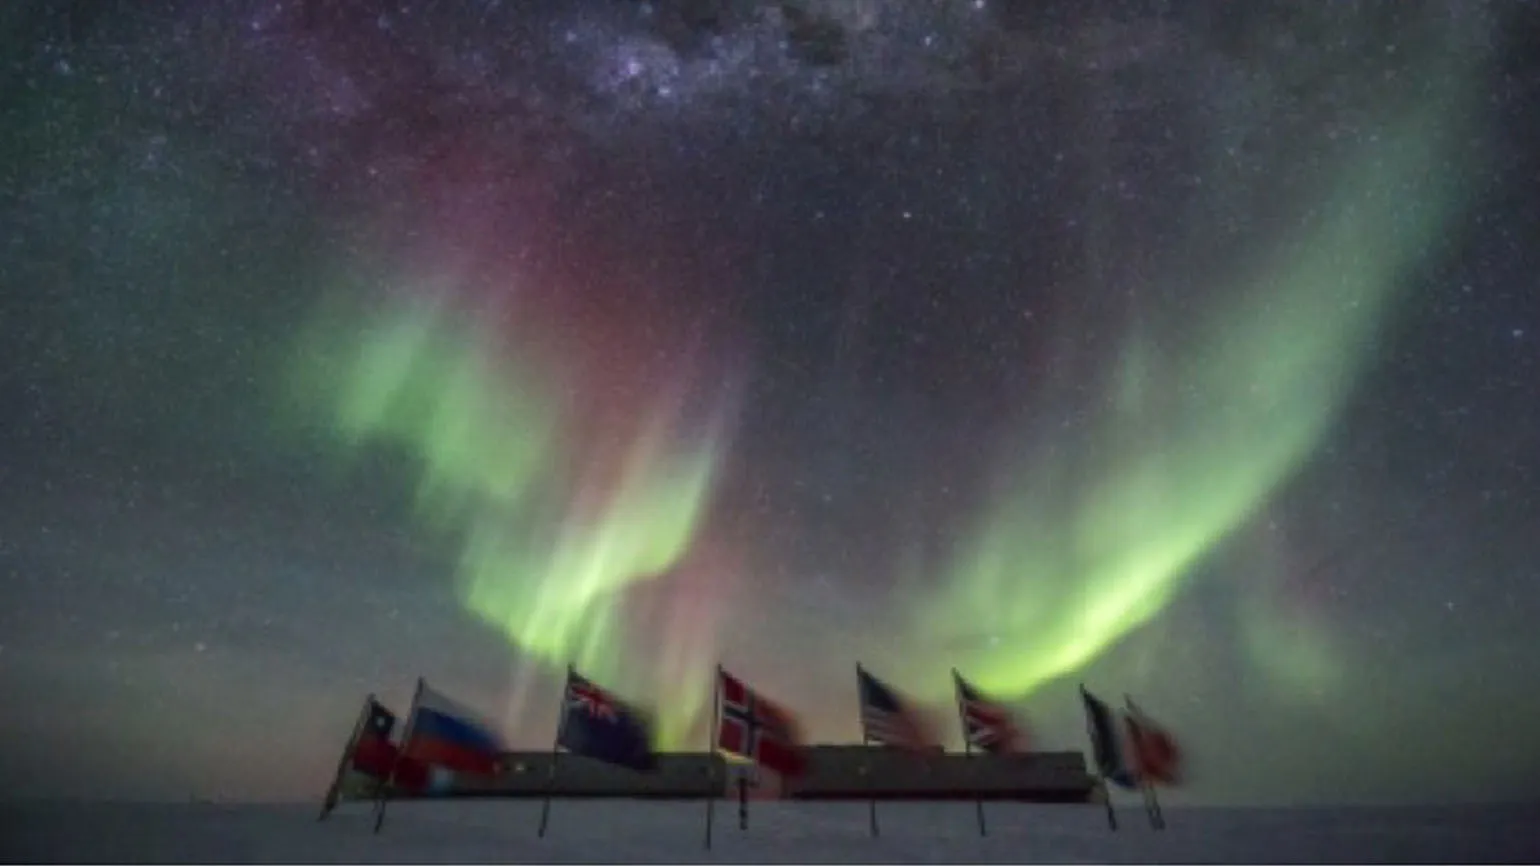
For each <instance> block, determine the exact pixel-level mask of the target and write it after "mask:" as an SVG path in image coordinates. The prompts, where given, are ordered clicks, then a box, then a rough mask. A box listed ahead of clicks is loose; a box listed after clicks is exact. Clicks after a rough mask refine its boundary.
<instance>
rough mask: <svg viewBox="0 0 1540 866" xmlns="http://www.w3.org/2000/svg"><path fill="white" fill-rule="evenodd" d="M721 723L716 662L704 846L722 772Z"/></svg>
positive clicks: (719, 674)
mask: <svg viewBox="0 0 1540 866" xmlns="http://www.w3.org/2000/svg"><path fill="white" fill-rule="evenodd" d="M721 723H722V663H721V662H717V666H716V672H715V674H713V682H712V683H711V742H709V743H707V744H706V754H707V755H709V756H710V758H709V762H708V764H707V766H706V778H707V779H708V781H707V783H706V847H707V848H710V847H711V822H712V818H713V817H714V816H715V812H716V801H717V793H718V787H717V786H718V781H719V780H720V779H721V778H722V774H719V773H718V772H717V767H719V766H720V765H721V764H722V755H721V753H720V752H719V751H718V750H717V747H718V745H720V744H719V743H718V741H717V737H718V736H719V735H720V733H721V732H720V730H718V728H719V726H720V725H721Z"/></svg>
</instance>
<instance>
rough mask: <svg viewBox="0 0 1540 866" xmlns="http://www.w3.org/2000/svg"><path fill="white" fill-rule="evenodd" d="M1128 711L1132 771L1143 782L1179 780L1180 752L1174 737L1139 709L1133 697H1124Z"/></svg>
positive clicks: (1171, 781) (1126, 721) (1174, 782)
mask: <svg viewBox="0 0 1540 866" xmlns="http://www.w3.org/2000/svg"><path fill="white" fill-rule="evenodd" d="M1125 701H1126V703H1127V704H1128V713H1127V715H1126V716H1125V717H1124V723H1125V725H1126V726H1127V728H1128V746H1129V751H1130V752H1132V753H1133V763H1134V772H1135V773H1137V774H1138V776H1139V778H1140V779H1141V780H1143V781H1144V782H1145V783H1146V784H1150V785H1175V784H1177V783H1179V782H1180V781H1181V777H1182V776H1181V769H1182V752H1181V749H1179V748H1178V747H1177V745H1176V740H1175V739H1174V738H1173V737H1172V736H1171V734H1170V733H1168V732H1167V731H1166V730H1165V729H1164V728H1162V727H1161V726H1160V725H1158V724H1156V723H1155V721H1154V720H1153V719H1151V718H1150V717H1149V715H1148V714H1146V713H1145V712H1144V711H1143V710H1141V709H1139V707H1138V706H1137V705H1135V704H1134V700H1133V698H1125Z"/></svg>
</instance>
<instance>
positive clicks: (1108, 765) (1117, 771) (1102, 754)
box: [1080, 685, 1135, 788]
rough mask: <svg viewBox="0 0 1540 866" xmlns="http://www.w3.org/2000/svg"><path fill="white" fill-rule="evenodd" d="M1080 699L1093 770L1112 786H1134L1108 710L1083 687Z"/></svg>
mask: <svg viewBox="0 0 1540 866" xmlns="http://www.w3.org/2000/svg"><path fill="white" fill-rule="evenodd" d="M1080 699H1081V700H1082V701H1083V702H1084V703H1085V718H1086V730H1087V732H1088V733H1089V734H1090V736H1091V755H1092V759H1093V760H1094V761H1095V762H1096V771H1097V772H1098V773H1100V774H1101V776H1102V778H1104V779H1106V780H1107V781H1109V782H1112V783H1114V784H1116V785H1120V786H1122V787H1124V788H1132V787H1134V785H1135V779H1134V773H1133V770H1132V769H1131V768H1130V767H1129V766H1128V762H1127V759H1125V758H1124V756H1123V745H1122V743H1121V742H1119V739H1118V728H1117V723H1116V721H1115V719H1114V717H1113V714H1112V710H1111V708H1109V707H1108V706H1107V705H1106V704H1105V703H1103V702H1102V701H1101V699H1100V698H1098V697H1096V696H1095V695H1093V694H1091V693H1090V692H1088V691H1086V688H1085V686H1084V685H1082V686H1081V687H1080Z"/></svg>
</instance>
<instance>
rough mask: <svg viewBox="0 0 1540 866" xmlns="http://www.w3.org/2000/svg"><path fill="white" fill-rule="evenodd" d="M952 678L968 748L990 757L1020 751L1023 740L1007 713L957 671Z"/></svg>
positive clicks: (1009, 714) (953, 672) (1019, 730)
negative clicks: (990, 755)
mask: <svg viewBox="0 0 1540 866" xmlns="http://www.w3.org/2000/svg"><path fill="white" fill-rule="evenodd" d="M952 678H953V679H954V680H955V681H956V683H957V704H958V709H959V712H960V713H961V715H962V720H963V736H964V737H966V738H967V741H968V745H969V746H972V747H973V748H975V749H978V750H979V751H981V752H988V753H989V754H992V755H1002V754H1008V753H1011V752H1019V751H1022V749H1023V746H1024V745H1025V744H1024V742H1023V741H1024V739H1025V738H1024V737H1023V736H1022V732H1021V729H1020V728H1019V727H1017V725H1016V722H1015V719H1013V718H1012V717H1011V713H1010V711H1008V710H1007V709H1005V707H1003V706H1001V705H1000V704H997V703H995V702H994V701H992V700H990V699H988V698H987V697H985V696H984V695H983V693H982V692H980V691H979V690H978V689H977V688H975V687H974V686H973V684H972V683H970V682H968V681H967V680H965V679H963V676H962V674H960V673H958V672H957V671H952Z"/></svg>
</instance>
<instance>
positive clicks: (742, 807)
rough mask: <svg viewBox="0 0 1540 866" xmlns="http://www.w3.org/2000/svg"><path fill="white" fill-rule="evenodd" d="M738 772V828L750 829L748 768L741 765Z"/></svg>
mask: <svg viewBox="0 0 1540 866" xmlns="http://www.w3.org/2000/svg"><path fill="white" fill-rule="evenodd" d="M738 769H739V773H738V829H739V830H747V829H749V777H748V776H747V775H745V774H744V771H745V769H746V768H743V767H739V768H738Z"/></svg>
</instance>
